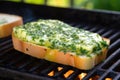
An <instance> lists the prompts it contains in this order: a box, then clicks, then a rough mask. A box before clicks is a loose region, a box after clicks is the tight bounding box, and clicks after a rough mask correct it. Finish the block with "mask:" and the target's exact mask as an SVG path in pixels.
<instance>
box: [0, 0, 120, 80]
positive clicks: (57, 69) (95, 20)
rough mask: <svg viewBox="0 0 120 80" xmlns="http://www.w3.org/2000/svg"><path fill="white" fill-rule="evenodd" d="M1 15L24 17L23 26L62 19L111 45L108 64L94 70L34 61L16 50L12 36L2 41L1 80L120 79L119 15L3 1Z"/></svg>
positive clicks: (101, 64) (0, 52)
mask: <svg viewBox="0 0 120 80" xmlns="http://www.w3.org/2000/svg"><path fill="white" fill-rule="evenodd" d="M0 12H5V13H12V14H17V15H21V16H23V19H24V23H26V22H30V21H35V20H38V19H40V18H42V19H59V20H62V21H64V22H66V23H68V24H70V25H72V26H75V27H78V28H82V29H86V30H89V31H92V32H96V33H99V34H100V35H101V36H103V37H106V38H109V39H110V40H111V44H110V47H109V51H108V55H107V58H106V60H105V61H103V62H101V63H100V64H98V65H97V66H95V67H94V68H93V69H92V70H89V71H84V70H79V69H77V68H74V67H71V66H66V65H62V64H57V63H53V62H49V61H46V60H41V59H37V58H33V57H31V56H29V55H26V54H23V53H21V52H19V51H16V50H15V49H13V45H12V40H11V36H9V37H7V38H2V39H0V80H120V31H119V29H120V28H119V25H120V22H119V21H120V14H119V13H117V12H112V13H110V12H104V11H103V12H99V11H87V10H76V9H65V8H54V7H47V6H40V5H37V6H36V5H30V4H23V3H20V4H18V3H13V2H4V1H2V2H0Z"/></svg>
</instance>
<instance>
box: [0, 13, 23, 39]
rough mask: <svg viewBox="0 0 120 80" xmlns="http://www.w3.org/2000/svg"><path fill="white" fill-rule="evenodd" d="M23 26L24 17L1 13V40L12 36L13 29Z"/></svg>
mask: <svg viewBox="0 0 120 80" xmlns="http://www.w3.org/2000/svg"><path fill="white" fill-rule="evenodd" d="M21 24H23V20H22V17H20V16H17V15H11V14H5V13H0V38H3V37H7V36H9V35H11V33H12V29H13V27H15V26H18V25H21Z"/></svg>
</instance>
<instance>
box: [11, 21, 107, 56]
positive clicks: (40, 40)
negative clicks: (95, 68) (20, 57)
mask: <svg viewBox="0 0 120 80" xmlns="http://www.w3.org/2000/svg"><path fill="white" fill-rule="evenodd" d="M13 32H14V34H15V36H16V37H18V38H20V39H21V40H24V41H27V42H31V43H34V44H37V45H40V46H46V47H48V48H51V49H58V50H60V51H62V52H64V53H66V52H71V53H72V54H73V53H74V54H75V55H87V56H90V54H99V53H101V51H102V49H103V48H104V47H108V44H107V43H106V41H104V40H103V39H102V37H101V36H100V35H99V34H97V33H92V32H89V31H86V30H83V29H79V28H75V27H72V26H70V25H68V24H66V23H64V22H62V21H59V20H38V21H36V22H30V23H27V24H25V25H23V26H18V27H14V29H13Z"/></svg>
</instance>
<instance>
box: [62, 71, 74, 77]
mask: <svg viewBox="0 0 120 80" xmlns="http://www.w3.org/2000/svg"><path fill="white" fill-rule="evenodd" d="M73 72H74V71H73V70H69V71H67V72H66V73H65V74H64V77H65V78H67V77H68V76H70V75H71V74H72V73H73Z"/></svg>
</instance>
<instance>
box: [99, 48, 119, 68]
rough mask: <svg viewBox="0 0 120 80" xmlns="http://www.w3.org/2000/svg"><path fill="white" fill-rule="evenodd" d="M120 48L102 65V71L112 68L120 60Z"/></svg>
mask: <svg viewBox="0 0 120 80" xmlns="http://www.w3.org/2000/svg"><path fill="white" fill-rule="evenodd" d="M119 53H120V48H119V49H118V50H116V51H115V52H114V53H113V54H111V55H110V56H109V58H107V59H106V60H105V61H104V62H103V63H102V64H101V65H100V67H101V68H102V69H108V68H109V67H110V66H112V65H113V64H114V63H116V61H117V60H119V59H120V54H119Z"/></svg>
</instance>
